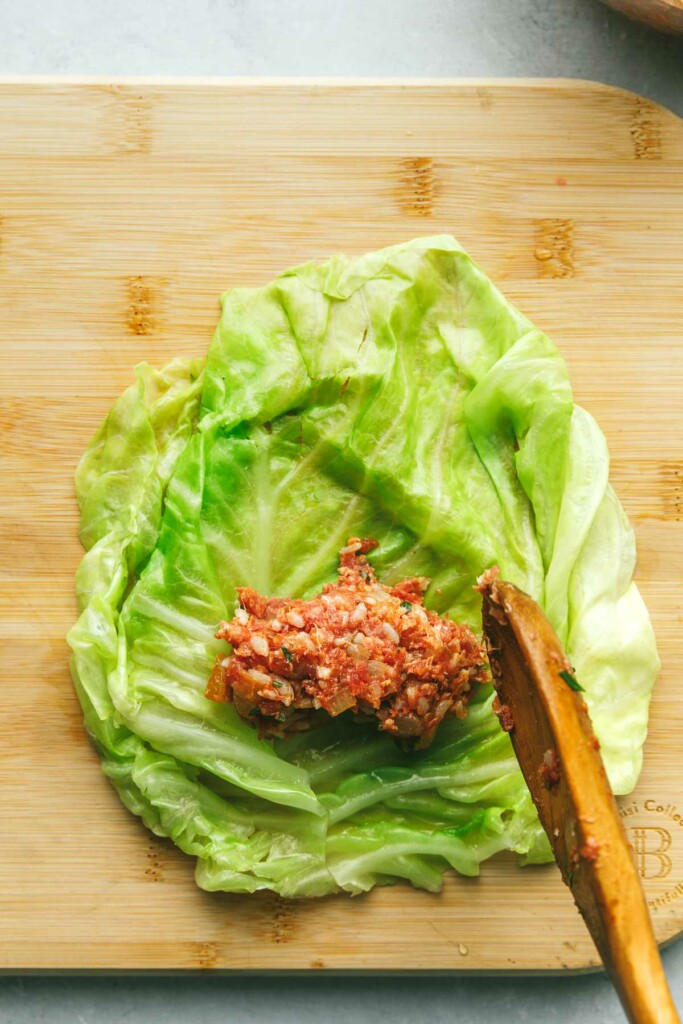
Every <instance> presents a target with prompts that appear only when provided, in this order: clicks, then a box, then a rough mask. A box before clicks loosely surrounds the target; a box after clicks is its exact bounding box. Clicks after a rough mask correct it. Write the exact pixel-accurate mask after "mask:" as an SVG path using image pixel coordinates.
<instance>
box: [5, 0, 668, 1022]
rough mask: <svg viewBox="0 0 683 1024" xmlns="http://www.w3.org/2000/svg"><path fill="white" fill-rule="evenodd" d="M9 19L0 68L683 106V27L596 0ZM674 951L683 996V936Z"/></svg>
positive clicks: (53, 1011)
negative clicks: (481, 85) (523, 89)
mask: <svg viewBox="0 0 683 1024" xmlns="http://www.w3.org/2000/svg"><path fill="white" fill-rule="evenodd" d="M0 24H2V36H3V39H2V48H1V49H0V75H3V74H96V75H122V74H134V75H149V74H160V75H366V76H385V75H390V76H399V75H401V76H429V77H439V76H467V75H470V76H486V75H506V76H514V75H519V76H534V75H544V76H566V77H576V78H589V79H595V80H597V81H602V82H610V83H613V84H615V85H619V86H623V87H624V88H627V89H632V90H634V91H636V92H639V93H642V94H644V95H646V96H648V97H650V98H652V99H654V100H658V101H659V102H660V103H663V104H665V105H667V106H669V107H671V108H672V109H673V110H676V111H677V112H678V113H681V114H683V40H682V41H675V40H673V39H669V38H667V37H665V36H660V35H657V34H656V33H654V32H651V31H649V30H647V29H644V28H641V27H639V26H637V25H634V24H631V23H630V22H628V21H625V20H623V19H622V18H621V17H619V16H618V15H616V14H613V13H612V12H611V11H608V10H606V9H604V8H603V7H602V6H601V5H600V4H599V3H597V0H412V2H411V0H341V2H338V3H336V4H329V3H324V2H322V0H143V2H142V3H141V2H140V0H117V3H115V4H114V3H111V0H108V2H107V3H104V2H102V0H59V2H55V3H49V2H46V0H21V2H20V3H18V2H17V0H0ZM682 187H683V182H682ZM528 926H529V922H526V921H520V930H521V929H522V928H526V927H528ZM664 961H665V966H666V969H667V973H668V975H669V978H670V980H671V983H672V987H673V990H674V997H675V998H676V1000H677V1002H678V1004H679V1005H681V1006H683V943H678V944H677V945H674V946H673V947H672V948H671V949H669V950H667V951H666V952H665V954H664ZM623 1019H624V1018H623V1015H622V1013H621V1010H620V1009H619V1006H618V1003H617V999H616V997H615V996H614V994H613V992H612V990H611V988H610V985H609V984H608V982H607V981H606V979H605V978H604V976H602V975H589V976H582V977H578V976H577V977H573V976H572V977H562V978H555V977H548V978H515V979H512V978H457V977H454V978H452V979H447V978H438V979H424V978H400V979H397V978H369V977H362V978H354V977H339V976H337V977H329V978H326V977H321V976H316V977H314V978H301V977H292V978H268V979H265V978H264V979H257V978H228V977H222V978H218V977H206V976H202V977H149V978H144V977H133V978H131V977H125V976H120V977H107V978H104V977H93V976H91V977H75V976H68V977H42V978H41V977H24V978H13V977H0V1022H3V1024H4V1022H7V1024H43V1022H44V1024H48V1022H49V1024H67V1022H69V1024H71V1022H74V1024H95V1022H102V1024H115V1022H119V1021H129V1022H133V1021H143V1022H145V1024H162V1022H163V1024H171V1022H176V1021H178V1022H180V1021H182V1022H184V1024H187V1022H195V1021H196V1022H202V1024H213V1022H219V1021H221V1022H224V1021H230V1022H231V1024H241V1022H247V1021H253V1022H257V1021H258V1022H260V1021H278V1022H288V1021H299V1022H301V1024H306V1022H308V1021H310V1022H314V1021H315V1022H317V1021H320V1020H323V1021H325V1022H326V1024H336V1022H341V1021H349V1020H357V1021H391V1022H392V1024H403V1022H405V1024H415V1022H416V1021H421V1020H425V1021H429V1024H441V1022H445V1021H457V1022H459V1024H468V1022H476V1024H482V1022H483V1024H498V1022H505V1024H512V1022H516V1021H524V1022H528V1024H534V1022H539V1024H540V1022H541V1021H542V1022H543V1024H550V1022H553V1021H557V1022H561V1024H585V1022H591V1024H611V1022H617V1021H622V1020H623Z"/></svg>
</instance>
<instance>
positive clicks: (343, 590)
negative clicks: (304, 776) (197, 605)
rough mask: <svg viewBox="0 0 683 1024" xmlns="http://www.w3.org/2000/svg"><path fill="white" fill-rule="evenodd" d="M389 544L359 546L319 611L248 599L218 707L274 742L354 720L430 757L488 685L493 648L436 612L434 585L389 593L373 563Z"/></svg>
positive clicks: (212, 691) (220, 680)
mask: <svg viewBox="0 0 683 1024" xmlns="http://www.w3.org/2000/svg"><path fill="white" fill-rule="evenodd" d="M376 547H377V541H375V540H371V539H365V540H361V539H359V538H358V537H352V538H351V540H349V541H348V543H347V544H346V546H345V547H343V548H342V549H341V551H340V558H339V581H338V582H337V583H327V584H325V586H324V587H323V589H322V593H320V594H317V595H316V596H315V597H312V598H311V599H310V600H300V599H289V598H281V597H269V598H268V597H264V596H262V595H261V594H259V593H257V591H255V590H252V589H251V588H250V587H241V588H240V589H239V590H238V595H239V601H240V607H239V608H238V610H237V612H236V613H235V617H234V618H233V619H232V620H231V621H230V622H222V623H221V625H220V628H219V630H218V632H217V634H216V636H217V637H219V638H220V639H222V640H227V641H228V643H230V644H231V645H232V653H231V654H229V655H228V656H227V657H225V658H221V659H219V660H218V661H217V662H216V665H215V668H214V670H213V673H212V675H211V678H210V680H209V683H208V686H207V690H206V695H207V697H209V698H211V700H215V701H232V702H233V703H234V705H235V708H236V710H237V711H238V713H239V714H240V715H242V716H243V717H244V718H248V719H250V720H252V721H253V722H254V723H255V724H256V723H257V724H258V726H259V732H260V734H261V735H262V736H263V735H265V736H285V735H287V734H289V733H292V732H299V731H301V730H304V729H309V728H311V727H312V726H314V725H317V724H321V723H322V722H324V721H325V719H326V717H327V716H329V715H332V716H337V715H340V714H341V713H342V712H344V711H351V712H353V713H355V714H358V713H362V714H366V715H374V716H376V718H377V720H378V723H379V728H380V729H381V730H384V731H385V732H388V733H391V734H393V735H394V736H395V737H396V738H398V739H400V740H401V741H402V742H404V744H406V745H408V746H411V747H417V748H421V747H426V746H428V744H429V743H430V742H431V740H432V738H433V736H434V733H435V731H436V729H437V727H438V725H439V723H440V722H441V721H443V719H444V718H445V717H446V716H447V715H457V716H459V717H460V718H464V717H465V715H466V713H467V700H468V694H469V693H470V690H471V688H472V686H473V685H474V684H476V683H481V682H486V681H487V680H488V678H489V677H488V673H487V671H486V666H485V662H486V655H485V652H484V648H483V647H482V645H481V644H480V643H479V641H478V640H477V638H476V637H475V635H474V634H473V633H472V631H471V630H470V629H469V628H468V627H467V626H460V625H458V624H457V623H455V622H453V621H452V620H451V619H448V618H445V617H444V616H440V615H437V614H436V613H435V612H431V611H427V610H426V609H425V608H424V605H423V599H424V592H425V590H426V588H427V585H428V583H429V580H427V579H424V578H421V577H415V578H412V579H406V580H403V581H401V582H400V583H398V584H396V585H395V586H393V587H388V586H384V585H383V584H381V583H379V582H378V581H377V578H376V576H375V573H374V571H373V568H372V566H371V565H370V563H369V562H368V560H367V558H366V555H367V554H368V552H370V551H372V550H373V549H374V548H376Z"/></svg>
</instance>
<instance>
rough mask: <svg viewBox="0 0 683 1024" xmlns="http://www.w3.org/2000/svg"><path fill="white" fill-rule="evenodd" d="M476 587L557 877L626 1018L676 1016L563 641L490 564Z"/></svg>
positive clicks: (673, 1020) (505, 706) (507, 721)
mask: <svg viewBox="0 0 683 1024" xmlns="http://www.w3.org/2000/svg"><path fill="white" fill-rule="evenodd" d="M480 589H481V591H482V593H483V599H484V600H483V622H484V633H485V636H486V641H487V645H488V650H489V659H490V662H491V671H492V674H493V681H494V686H495V688H496V690H497V691H498V695H497V703H496V705H495V707H496V710H497V714H498V716H499V719H500V721H501V724H502V726H503V728H504V729H505V730H506V731H507V732H509V733H510V738H511V740H512V744H513V746H514V748H515V753H516V755H517V760H518V761H519V764H520V767H521V769H522V772H523V774H524V777H525V779H526V781H527V784H528V786H529V789H530V791H531V795H532V797H533V800H534V803H535V804H536V808H537V810H538V815H539V818H540V820H541V824H542V825H543V828H544V829H545V831H546V832H547V834H548V838H549V840H550V844H551V846H552V848H553V853H554V854H555V859H556V860H557V863H558V865H559V868H560V871H561V872H562V877H563V879H564V881H565V882H566V883H567V885H568V886H569V888H570V889H571V891H572V894H573V896H574V900H575V901H576V904H577V906H578V908H579V910H580V911H581V914H582V915H583V919H584V921H585V922H586V925H587V926H588V930H589V931H590V933H591V935H592V937H593V940H594V942H595V945H596V946H597V948H598V951H599V953H600V956H601V957H602V960H603V963H604V965H605V967H606V968H607V971H608V972H609V974H610V976H611V978H612V981H613V983H614V986H615V988H616V989H617V992H618V993H619V997H620V999H621V1002H622V1004H623V1006H624V1009H625V1011H626V1014H627V1016H628V1018H629V1020H630V1021H632V1022H633V1024H678V1022H679V1018H678V1014H677V1013H676V1008H675V1006H674V1003H673V1000H672V998H671V994H670V992H669V988H668V985H667V982H666V977H665V975H664V969H663V967H662V962H661V960H660V957H659V950H658V949H657V943H656V941H655V937H654V933H653V931H652V925H651V923H650V918H649V915H648V911H647V905H646V903H645V897H644V894H643V890H642V888H641V885H640V880H639V878H638V875H637V873H636V869H635V867H634V864H633V861H632V859H631V853H630V850H629V845H628V841H627V839H626V833H625V831H624V827H623V824H622V822H621V819H620V817H619V813H618V810H617V805H616V802H615V800H614V796H613V794H612V790H611V788H610V784H609V782H608V780H607V775H606V773H605V768H604V765H603V763H602V758H601V756H600V752H599V743H598V741H597V739H596V737H595V734H594V732H593V729H592V726H591V722H590V719H589V717H588V711H587V709H586V705H585V703H584V701H583V698H582V696H581V693H580V692H577V690H576V687H577V685H578V684H577V683H576V680H575V679H574V676H573V670H572V668H571V666H570V664H569V662H568V661H567V656H566V654H565V653H564V651H563V649H562V645H561V644H560V641H559V640H558V638H557V636H556V634H555V632H554V630H553V628H552V626H551V625H550V623H549V622H548V620H547V619H546V617H545V615H544V614H543V612H542V611H541V609H540V608H539V606H538V605H537V604H536V602H535V601H534V600H533V599H532V598H530V597H529V596H528V595H527V594H524V593H523V592H522V591H521V590H518V589H517V587H515V586H513V584H511V583H505V582H503V581H502V580H499V579H497V577H496V575H495V570H493V571H489V572H487V573H485V574H484V576H483V577H482V579H481V581H480Z"/></svg>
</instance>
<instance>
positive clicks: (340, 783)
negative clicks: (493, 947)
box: [69, 236, 659, 896]
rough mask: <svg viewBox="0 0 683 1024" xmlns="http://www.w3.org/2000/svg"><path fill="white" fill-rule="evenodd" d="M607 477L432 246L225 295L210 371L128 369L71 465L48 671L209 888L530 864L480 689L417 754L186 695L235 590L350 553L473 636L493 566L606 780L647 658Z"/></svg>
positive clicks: (520, 349)
mask: <svg viewBox="0 0 683 1024" xmlns="http://www.w3.org/2000/svg"><path fill="white" fill-rule="evenodd" d="M608 464H609V459H608V453H607V447H606V443H605V440H604V437H603V435H602V434H601V432H600V430H599V428H598V427H597V425H596V423H595V422H594V420H593V419H592V418H591V417H590V415H589V414H588V413H587V412H585V411H584V410H583V409H581V408H580V407H579V406H577V405H575V404H574V402H573V399H572V393H571V388H570V385H569V380H568V376H567V370H566V366H565V363H564V361H563V359H562V357H561V356H560V354H559V353H558V351H557V349H556V348H555V347H554V346H553V344H552V342H551V341H550V340H549V339H548V338H547V337H546V336H545V335H544V334H543V333H542V332H540V331H539V330H537V329H536V328H535V327H534V326H533V324H531V323H530V322H529V321H528V320H527V319H526V318H525V317H524V316H522V315H521V314H520V313H519V312H518V311H517V310H515V309H514V308H513V307H512V306H511V305H510V304H509V303H508V302H507V301H506V300H505V298H504V297H503V296H502V295H501V294H500V292H499V291H498V290H497V289H496V288H495V286H494V285H493V284H492V283H491V281H490V280H489V279H488V278H487V277H486V275H485V274H484V273H483V272H482V271H481V270H480V269H479V268H478V267H477V266H476V264H475V263H474V262H473V261H472V259H471V258H470V257H469V256H468V255H467V253H465V252H464V251H463V250H462V249H461V247H460V246H459V245H458V244H457V243H456V242H455V240H454V239H452V238H450V237H447V236H439V237H434V238H427V239H417V240H415V241H412V242H409V243H407V244H404V245H398V246H393V247H391V248H388V249H384V250H381V251H379V252H376V253H371V254H369V255H366V256H363V257H360V258H357V259H347V258H345V257H342V256H335V257H333V258H332V259H330V260H329V261H327V262H326V263H323V264H316V263H310V264H306V265H304V266H301V267H297V268H295V269H293V270H291V271H289V272H287V273H285V274H283V275H281V276H280V277H278V278H277V279H276V280H275V281H273V282H272V283H271V284H269V285H267V286H265V287H262V288H253V289H244V288H243V289H236V290H234V291H232V292H229V293H227V294H226V295H224V296H223V302H222V315H221V319H220V322H219V325H218V328H217V330H216V333H215V336H214V339H213V342H212V345H211V347H210V350H209V352H208V355H207V358H206V360H205V361H196V360H195V361H189V360H188V361H183V360H176V361H175V362H173V363H171V364H170V365H169V366H168V367H166V369H164V370H162V371H154V370H153V369H151V368H150V367H148V366H146V365H142V366H140V367H138V369H137V383H136V384H135V385H133V387H131V388H129V389H128V391H126V392H125V393H124V394H123V395H122V396H121V398H119V399H118V401H117V402H116V403H115V405H114V407H113V408H112V410H111V412H110V413H109V416H108V417H107V419H106V421H105V423H104V424H103V426H102V427H101V429H100V431H99V432H98V434H97V435H96V437H95V438H94V440H93V442H92V443H91V445H90V446H89V448H88V449H87V451H86V453H85V454H84V456H83V458H82V460H81V462H80V464H79V467H78V470H77V475H76V488H77V495H78V500H79V504H80V508H81V539H82V541H83V544H84V547H85V548H86V554H85V556H84V558H83V561H82V563H81V565H80V567H79V570H78V574H77V592H78V597H79V605H80V610H81V611H80V617H79V619H78V621H77V622H76V624H75V625H74V627H73V628H72V630H71V632H70V634H69V643H70V645H71V647H72V650H73V657H72V670H73V677H74V681H75V686H76V689H77V692H78V696H79V699H80V701H81V704H82V706H83V712H84V717H85V722H86V726H87V729H88V731H89V733H90V735H91V737H92V739H93V741H94V743H95V745H96V747H97V749H98V751H99V753H100V756H101V758H102V767H103V770H104V772H105V774H106V775H107V776H108V777H109V778H110V779H111V781H112V783H113V784H114V786H115V787H116V789H117V791H118V793H119V795H120V797H121V799H122V801H123V803H124V804H125V805H126V806H127V807H128V808H129V809H130V810H131V811H132V812H133V813H134V814H136V815H138V816H139V817H140V818H141V819H142V820H143V821H144V823H145V824H146V825H147V827H148V828H150V829H151V830H152V831H154V832H155V833H156V834H158V835H161V836H168V837H170V838H171V839H172V840H173V841H174V842H175V843H176V844H177V845H178V846H179V847H180V848H181V849H182V850H184V851H185V852H186V853H188V854H190V855H192V856H194V857H196V858H197V870H196V878H197V882H198V884H199V885H200V886H202V887H203V888H205V889H208V890H225V891H230V892H252V891H254V890H257V889H262V888H267V889H271V890H274V891H275V892H278V893H280V894H281V895H282V896H319V895H323V894H325V893H328V892H334V891H337V890H345V891H347V892H351V893H359V892H362V891H365V890H368V889H370V888H371V887H372V886H373V885H376V884H383V883H388V882H392V881H395V880H396V879H399V878H403V879H407V880H409V881H410V882H411V883H412V884H413V885H416V886H420V887H423V888H425V889H429V890H437V889H438V888H439V887H440V885H441V884H442V877H443V873H444V871H445V870H446V869H447V868H449V867H450V868H454V869H455V870H457V871H459V872H461V873H462V874H465V875H476V874H477V873H478V871H479V865H480V863H481V862H482V861H483V860H484V859H486V858H488V857H490V856H492V855H493V854H495V853H497V852H499V851H501V850H509V851H514V852H516V853H517V854H519V855H520V856H521V858H522V861H523V862H525V863H529V862H540V861H544V860H548V859H550V856H551V855H550V849H549V846H548V843H547V840H546V837H545V835H544V833H543V831H542V829H541V826H540V824H539V822H538V819H537V817H536V813H535V810H534V807H533V804H532V802H531V798H530V796H529V793H528V790H527V788H526V785H525V783H524V780H523V778H522V775H521V773H520V771H519V768H518V767H517V763H516V760H515V757H514V753H513V751H512V747H511V744H510V741H509V737H508V736H507V735H506V734H505V733H504V732H503V731H502V730H501V728H500V726H499V725H498V721H497V719H496V717H495V715H494V714H493V712H492V708H491V703H492V693H491V691H490V689H488V688H483V689H482V690H480V692H479V693H478V694H477V695H476V697H475V699H474V701H473V703H472V705H471V707H470V711H469V714H468V717H467V719H466V720H464V721H460V720H457V719H451V720H447V721H446V722H445V723H443V724H442V726H441V727H440V729H439V732H438V734H437V737H436V739H435V741H434V742H433V744H432V745H431V746H430V747H429V748H428V749H427V750H424V751H420V752H416V753H413V754H408V753H405V752H403V751H401V750H400V749H399V748H398V747H397V746H396V745H395V744H394V742H393V741H392V740H391V738H389V737H388V736H387V735H386V734H381V733H379V732H378V731H377V730H376V728H375V727H374V725H373V724H372V723H367V722H363V721H361V720H360V719H358V718H356V717H355V716H353V715H342V716H340V717H339V718H338V719H335V720H331V721H330V723H329V725H327V726H325V727H324V728H321V729H318V730H315V731H311V732H309V733H302V734H299V735H297V736H296V737H292V738H290V739H287V740H278V741H272V740H265V739H263V740H260V739H259V738H258V736H257V734H256V732H255V731H254V730H253V729H252V727H251V726H250V725H249V724H248V723H246V722H245V721H244V720H242V719H241V718H240V717H239V716H238V715H237V713H236V712H235V710H234V708H233V706H232V705H229V704H225V705H223V704H216V703H213V702H211V701H209V700H207V699H206V698H205V697H204V689H205V686H206V681H207V678H208V676H209V674H210V672H211V668H212V665H213V663H214V661H215V659H216V657H217V656H218V655H219V654H221V652H224V651H225V652H227V650H228V648H227V645H226V644H225V643H224V642H223V641H218V640H216V639H215V636H214V634H215V631H216V628H217V625H218V623H219V622H220V621H221V619H223V618H230V617H231V615H232V613H233V611H234V608H235V590H236V587H238V586H244V585H249V586H253V587H256V588H257V589H259V590H260V591H262V592H263V593H266V594H280V595H283V596H285V595H287V596H307V595H309V594H312V593H314V592H316V591H317V590H319V588H320V587H321V585H322V584H323V583H324V582H327V581H329V580H332V579H334V578H335V577H336V568H337V552H338V550H339V548H340V547H342V546H343V545H344V543H345V541H346V539H347V538H348V537H350V536H353V535H360V536H372V537H375V538H376V539H377V540H378V541H379V542H380V547H379V548H378V549H377V551H376V552H375V553H374V554H373V556H372V559H371V560H372V561H373V564H374V566H375V568H376V570H377V573H378V575H379V578H380V579H381V580H382V581H383V582H388V583H390V582H392V581H396V580H398V579H400V578H401V577H404V576H409V575H423V576H428V577H429V578H430V579H431V580H432V583H431V586H430V588H429V590H428V592H427V601H426V603H427V605H428V606H429V607H431V608H433V609H435V610H437V611H438V612H440V613H444V614H448V615H451V616H453V617H454V618H456V619H457V620H458V621H461V622H466V623H468V624H470V625H471V626H472V627H473V628H474V629H476V630H480V628H481V620H480V599H479V595H478V594H477V593H476V592H475V591H474V590H473V584H474V582H475V579H476V577H477V575H479V574H480V573H481V572H482V571H483V570H484V569H486V568H488V567H489V566H492V565H494V564H496V565H499V566H500V568H501V572H502V575H503V576H504V577H505V578H506V579H509V580H511V581H513V582H514V583H516V584H518V585H519V586H521V587H522V588H523V589H524V590H526V591H527V592H528V593H530V594H531V595H532V596H534V597H535V598H536V599H537V600H538V601H539V602H540V603H541V605H542V606H543V607H544V608H545V610H546V612H547V614H548V615H549V617H550V619H551V621H552V622H553V625H554V626H555V628H556V630H557V632H558V634H559V636H560V638H561V639H562V641H563V642H564V644H565V645H566V647H567V650H568V654H569V657H570V659H571V660H572V663H573V665H574V666H575V668H576V674H577V676H578V678H579V680H580V683H581V685H582V686H583V688H584V690H585V696H586V700H587V702H588V705H589V708H590V711H591V715H592V718H593V722H594V725H595V728H596V731H597V734H598V736H599V738H600V741H601V744H602V751H603V755H604V758H605V762H606V767H607V770H608V773H609V776H610V779H611V782H612V785H613V787H614V789H615V791H616V792H617V793H626V792H629V791H630V790H631V789H632V787H633V786H634V784H635V781H636V779H637V777H638V773H639V771H640V767H641V760H642V746H643V742H644V739H645V732H646V727H647V712H648V702H649V696H650V692H651V689H652V685H653V683H654V679H655V677H656V674H657V671H658V667H659V662H658V657H657V652H656V647H655V642H654V636H653V633H652V628H651V626H650V621H649V618H648V615H647V611H646V609H645V607H644V605H643V602H642V600H641V598H640V596H639V594H638V591H637V589H636V587H635V585H634V583H633V580H632V576H633V569H634V564H635V547H634V539H633V533H632V530H631V529H630V527H629V524H628V522H627V520H626V517H625V515H624V512H623V510H622V508H621V506H620V504H619V502H618V500H617V498H616V497H615V495H614V492H613V491H612V489H611V487H610V485H609V482H608Z"/></svg>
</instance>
